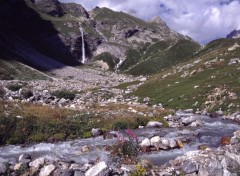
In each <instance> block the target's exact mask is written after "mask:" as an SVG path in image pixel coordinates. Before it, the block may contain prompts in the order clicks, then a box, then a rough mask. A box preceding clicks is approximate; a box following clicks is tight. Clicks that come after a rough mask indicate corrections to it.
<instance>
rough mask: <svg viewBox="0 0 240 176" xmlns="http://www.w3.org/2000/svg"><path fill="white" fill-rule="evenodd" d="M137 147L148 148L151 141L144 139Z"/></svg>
mask: <svg viewBox="0 0 240 176" xmlns="http://www.w3.org/2000/svg"><path fill="white" fill-rule="evenodd" d="M139 145H140V146H141V147H150V145H151V141H150V140H149V139H148V138H145V139H144V140H143V141H142V142H141V143H140V144H139Z"/></svg>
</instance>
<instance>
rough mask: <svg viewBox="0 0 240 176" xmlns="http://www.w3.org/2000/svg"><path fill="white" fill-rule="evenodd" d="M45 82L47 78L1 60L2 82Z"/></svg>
mask: <svg viewBox="0 0 240 176" xmlns="http://www.w3.org/2000/svg"><path fill="white" fill-rule="evenodd" d="M12 79H18V80H44V79H47V77H46V76H44V75H42V74H40V73H38V72H36V71H34V70H31V69H29V68H28V67H26V66H24V65H22V64H20V63H18V62H16V61H13V60H3V59H1V58H0V80H12Z"/></svg>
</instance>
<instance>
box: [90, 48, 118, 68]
mask: <svg viewBox="0 0 240 176" xmlns="http://www.w3.org/2000/svg"><path fill="white" fill-rule="evenodd" d="M94 60H95V61H96V60H98V61H100V60H102V61H103V62H106V63H107V64H108V66H109V69H110V70H114V68H115V67H116V65H117V64H118V63H119V61H120V60H119V59H118V58H116V57H114V56H112V55H111V54H110V53H108V52H104V53H101V54H99V55H97V56H96V57H94Z"/></svg>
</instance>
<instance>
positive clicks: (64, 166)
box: [58, 162, 69, 170]
mask: <svg viewBox="0 0 240 176" xmlns="http://www.w3.org/2000/svg"><path fill="white" fill-rule="evenodd" d="M58 166H59V167H60V168H61V169H63V170H64V169H68V167H69V163H65V162H59V163H58Z"/></svg>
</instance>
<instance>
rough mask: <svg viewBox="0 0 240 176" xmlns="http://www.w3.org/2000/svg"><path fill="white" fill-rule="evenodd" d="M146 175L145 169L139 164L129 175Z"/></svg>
mask: <svg viewBox="0 0 240 176" xmlns="http://www.w3.org/2000/svg"><path fill="white" fill-rule="evenodd" d="M146 173H147V172H146V169H145V168H144V167H143V166H142V165H141V164H138V165H136V167H135V170H134V171H133V172H132V173H131V176H145V175H146Z"/></svg>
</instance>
